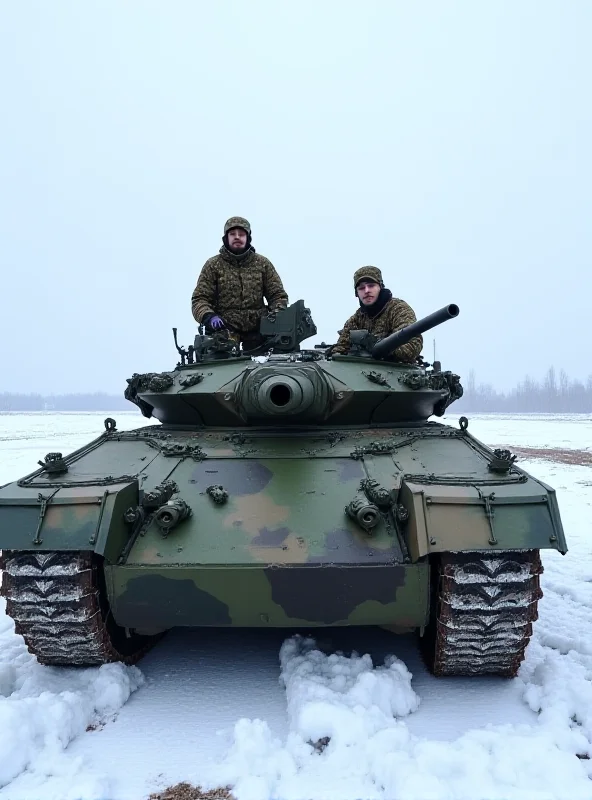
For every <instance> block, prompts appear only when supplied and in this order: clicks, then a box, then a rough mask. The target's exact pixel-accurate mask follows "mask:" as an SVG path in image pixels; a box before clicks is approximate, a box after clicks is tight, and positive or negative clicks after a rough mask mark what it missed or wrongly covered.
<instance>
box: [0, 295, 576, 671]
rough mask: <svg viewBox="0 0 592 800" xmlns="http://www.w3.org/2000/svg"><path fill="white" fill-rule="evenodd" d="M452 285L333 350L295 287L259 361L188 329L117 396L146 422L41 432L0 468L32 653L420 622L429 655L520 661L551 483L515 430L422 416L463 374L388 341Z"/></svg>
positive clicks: (0, 523) (117, 650)
mask: <svg viewBox="0 0 592 800" xmlns="http://www.w3.org/2000/svg"><path fill="white" fill-rule="evenodd" d="M457 314H458V308H457V307H456V306H448V307H445V308H444V309H441V310H440V312H436V313H435V314H432V315H431V316H430V317H427V318H426V319H424V320H420V321H419V322H418V323H416V324H415V325H413V326H410V328H407V329H405V330H404V331H401V332H399V333H397V334H393V336H391V337H388V339H385V340H382V341H381V342H376V341H375V340H373V339H372V337H371V336H369V335H368V333H367V332H365V331H353V332H352V333H351V349H350V353H349V354H348V355H339V356H337V355H335V356H333V357H331V354H330V348H329V349H328V348H326V347H325V346H324V345H319V346H316V347H313V348H311V349H301V348H300V344H301V342H303V341H304V340H306V339H307V338H309V337H310V336H312V335H314V334H315V333H316V328H315V326H314V323H313V321H312V319H311V316H310V313H309V311H308V309H306V308H305V307H304V303H303V301H301V300H300V301H298V302H297V303H295V304H294V305H292V306H290V307H289V308H288V309H286V310H283V311H279V312H277V313H276V314H274V315H270V316H269V317H267V316H266V317H264V318H263V319H262V322H261V333H262V335H263V341H264V346H263V351H265V352H266V353H267V354H268V355H267V357H266V359H265V360H254V359H253V358H251V356H250V355H249V354H244V353H241V352H239V351H237V349H236V346H235V343H234V342H233V341H232V340H231V339H229V338H228V337H227V335H226V334H224V333H219V334H214V335H205V333H204V331H203V329H200V333H199V335H198V336H196V338H195V342H194V344H193V345H192V346H191V347H189V348H188V349H186V350H185V349H183V348H180V347H179V346H178V345H177V339H176V330H175V344H176V346H177V350H178V351H179V353H180V356H181V358H180V363H178V364H177V366H176V367H175V369H173V370H172V371H170V372H164V373H149V374H142V375H140V374H135V375H134V376H133V377H132V378H131V379H130V380H129V381H128V387H127V390H126V397H127V398H128V399H129V400H130V401H131V402H133V403H135V404H136V405H137V406H139V408H140V409H141V412H142V414H144V416H146V417H154V418H155V419H156V420H159V421H160V423H161V424H158V425H154V426H148V427H140V428H139V429H137V430H132V431H126V432H120V431H118V430H117V427H116V423H115V421H114V420H112V419H107V420H105V431H104V433H102V435H100V436H99V437H98V438H97V439H95V440H94V441H92V442H90V444H88V445H87V446H86V447H83V448H81V449H80V450H78V451H76V452H74V453H71V454H70V455H68V456H66V457H63V456H62V455H61V454H60V453H49V454H48V455H47V456H46V457H45V460H44V461H43V462H40V464H41V468H40V469H38V470H37V471H36V472H34V473H32V474H30V475H28V476H26V477H25V478H22V479H21V480H19V481H17V482H15V483H11V484H8V485H6V486H4V487H2V488H1V489H0V548H2V550H3V568H4V575H3V583H2V593H3V594H4V595H5V597H6V599H7V610H8V613H9V614H10V615H11V616H12V617H13V618H14V620H15V623H16V630H17V631H18V632H19V633H21V634H22V635H23V636H24V638H25V641H26V642H27V644H28V646H29V648H30V650H31V651H32V652H33V653H35V654H36V656H37V657H38V659H39V661H40V662H42V663H45V664H69V665H73V664H80V665H82V664H101V663H103V662H107V661H113V660H123V661H125V662H128V663H131V662H134V661H136V660H137V659H138V658H139V657H140V656H141V655H142V654H143V653H144V652H145V651H146V649H147V648H149V647H150V646H151V645H152V644H153V643H154V642H155V641H156V640H157V639H158V637H159V636H160V635H161V634H162V633H163V632H164V631H166V630H167V629H169V628H172V627H175V626H257V627H292V628H298V629H302V628H314V627H317V626H333V625H379V626H385V627H387V628H389V629H390V630H392V631H394V632H408V631H413V630H417V631H418V632H419V633H420V642H421V646H422V649H423V651H424V654H425V658H426V660H427V663H428V665H429V667H430V669H431V670H432V671H433V672H434V673H435V674H436V675H454V674H480V673H497V674H501V675H506V676H511V675H514V674H515V673H516V671H517V669H518V667H519V665H520V662H521V661H522V659H523V657H524V649H525V647H526V645H527V644H528V641H529V637H530V635H531V632H532V622H533V621H534V620H535V619H536V617H537V604H538V600H539V598H540V596H541V591H540V588H539V575H540V573H541V571H542V567H541V561H540V556H539V552H540V550H541V549H547V548H549V549H554V550H558V551H559V552H561V553H565V552H566V549H567V548H566V543H565V538H564V533H563V530H562V525H561V520H560V517H559V512H558V506H557V502H556V497H555V493H554V491H553V490H552V489H551V488H550V487H549V486H546V485H545V484H544V483H542V482H541V481H539V480H537V479H536V478H534V477H532V476H530V475H528V474H527V473H526V472H524V471H523V470H521V469H520V468H519V467H518V466H517V465H516V463H515V458H514V457H513V456H512V455H511V454H510V453H509V452H508V451H495V452H492V451H491V450H490V449H489V448H488V447H486V446H485V445H483V444H482V443H481V442H479V441H478V440H477V439H475V438H474V437H473V436H472V435H471V433H470V432H469V430H468V423H467V420H466V419H465V418H464V417H461V418H460V422H459V426H458V427H451V426H448V425H443V424H441V423H438V422H434V421H428V419H429V418H430V417H432V416H433V415H436V416H441V415H443V413H444V411H445V410H446V408H447V407H448V406H449V405H450V403H452V402H453V401H454V400H455V399H457V398H458V397H460V395H461V394H462V388H461V385H460V382H459V378H458V376H457V375H454V374H453V373H451V372H446V371H442V370H441V368H440V365H439V364H437V363H435V364H433V365H429V364H426V363H425V362H423V361H420V363H417V364H414V365H409V364H401V363H395V362H393V361H389V360H387V359H386V358H385V354H387V353H390V352H392V351H393V349H394V348H395V347H396V346H399V345H400V344H402V343H403V342H404V341H408V340H409V339H410V338H412V337H413V336H414V335H417V333H423V332H425V331H426V330H429V329H430V328H432V327H434V326H435V325H437V324H439V323H441V322H443V321H444V320H446V319H449V318H452V317H454V316H456V315H457Z"/></svg>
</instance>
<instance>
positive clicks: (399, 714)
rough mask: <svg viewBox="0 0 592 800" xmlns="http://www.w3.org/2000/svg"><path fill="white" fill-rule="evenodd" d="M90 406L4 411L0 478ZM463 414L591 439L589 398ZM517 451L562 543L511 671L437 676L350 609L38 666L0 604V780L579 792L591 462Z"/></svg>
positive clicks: (70, 787)
mask: <svg viewBox="0 0 592 800" xmlns="http://www.w3.org/2000/svg"><path fill="white" fill-rule="evenodd" d="M105 416H108V415H107V414H90V413H89V414H50V413H48V414H27V415H17V414H11V415H0V484H2V483H5V482H6V481H8V480H12V479H14V478H16V477H18V476H20V475H22V474H25V473H27V472H30V471H32V470H33V469H34V468H35V465H36V462H37V460H38V459H39V458H42V457H43V456H44V455H45V454H46V452H49V451H53V450H61V451H62V452H64V453H67V452H70V451H71V450H73V449H75V448H76V447H78V446H80V445H82V444H84V443H85V442H87V441H88V440H89V439H91V438H94V436H96V435H98V434H99V433H100V432H101V431H102V429H103V426H102V420H103V418H104V417H105ZM111 416H113V417H115V418H116V419H117V422H118V427H119V428H120V429H125V428H131V427H136V426H138V425H140V424H150V422H149V421H148V420H144V419H143V418H142V417H141V416H139V415H137V414H135V413H133V412H132V413H131V414H124V413H121V412H119V413H117V414H111ZM458 416H459V415H457V416H451V417H450V419H449V420H446V421H448V422H449V423H450V424H456V422H457V419H458ZM469 419H470V426H469V430H470V431H471V432H472V433H473V434H474V435H476V436H477V437H478V438H480V439H482V440H483V441H485V442H487V443H488V444H495V445H501V444H515V445H523V446H529V447H561V448H575V449H590V448H592V417H591V416H583V415H570V416H565V417H551V416H530V415H529V416H523V417H506V416H501V415H471V416H470V417H469ZM520 465H521V466H522V467H524V468H526V469H527V470H529V471H530V472H532V473H534V474H535V475H537V476H538V477H540V478H541V479H542V480H544V481H546V482H548V483H550V484H551V485H553V486H554V487H555V488H556V489H557V492H558V497H559V503H560V508H561V513H562V518H563V522H564V526H565V529H566V535H567V538H568V544H569V547H570V551H569V553H568V554H567V555H566V556H564V557H562V556H560V555H558V554H555V553H545V555H544V559H543V560H544V565H545V573H544V575H543V590H544V593H545V595H544V598H543V600H542V601H541V603H540V617H539V620H538V622H537V623H535V634H534V637H533V640H532V642H531V644H530V646H529V648H528V651H527V657H526V660H525V662H524V664H523V666H522V669H521V672H520V675H519V677H518V678H516V679H515V680H512V681H505V680H501V679H496V678H477V679H470V680H468V679H464V678H455V679H442V678H440V679H435V678H433V677H432V676H430V675H429V674H428V673H427V672H426V670H425V668H424V666H423V664H422V663H421V661H420V659H419V654H418V652H417V648H416V643H415V639H414V637H412V636H403V637H395V636H392V635H390V634H388V633H387V632H385V631H382V630H374V629H363V628H353V629H329V630H324V631H320V632H317V633H315V639H309V638H308V637H307V635H306V633H305V632H304V634H305V635H304V637H303V638H301V637H299V636H297V635H296V636H294V635H292V633H290V632H285V631H269V630H266V631H254V632H253V631H241V630H222V631H215V630H176V631H174V632H172V633H170V634H169V635H167V636H166V637H165V638H164V639H163V640H162V642H161V643H160V644H159V645H158V646H157V647H156V648H155V649H154V650H153V651H152V652H151V653H149V654H148V656H146V657H145V659H143V660H142V661H141V662H140V664H139V666H138V667H133V668H126V667H122V666H121V665H107V666H104V667H101V668H97V669H84V670H71V669H55V668H47V667H41V666H39V665H38V664H37V663H36V661H35V659H34V658H33V657H32V656H30V655H29V654H28V652H27V650H26V648H25V646H24V644H23V642H22V639H21V638H20V637H19V636H17V635H16V634H15V633H14V629H13V625H12V623H11V621H10V620H9V619H8V618H7V617H6V616H5V615H4V614H3V611H2V613H1V614H0V787H2V788H0V800H6V799H7V798H10V800H33V798H35V800H49V798H55V799H56V800H57V799H58V798H59V799H60V800H143V799H144V798H146V797H147V796H148V795H149V794H150V793H151V792H154V791H158V790H160V789H163V788H164V787H166V786H169V785H171V784H174V783H177V782H178V781H183V780H187V781H190V782H191V783H194V784H196V785H197V784H200V785H202V786H203V787H204V788H208V787H214V786H224V785H231V786H233V787H234V788H233V791H234V793H235V795H236V796H237V797H238V798H239V800H251V799H252V800H255V798H257V800H259V799H260V800H263V799H264V798H265V799H266V800H267V798H269V799H270V800H271V799H272V798H273V799H274V800H321V799H322V798H335V800H337V799H339V800H348V799H349V798H351V800H358V799H360V800H361V799H362V798H388V800H395V798H401V800H407V799H409V800H428V799H430V800H431V799H432V798H433V800H436V799H437V800H478V799H480V798H488V799H489V798H491V799H493V798H496V799H499V800H502V799H503V800H514V798H515V799H516V800H518V799H519V800H530V798H532V799H533V800H534V799H535V798H536V800H563V798H565V799H566V800H567V799H568V798H570V799H571V798H576V799H578V800H579V798H589V799H590V800H592V780H591V778H592V760H589V759H587V758H582V757H584V756H592V744H591V742H592V548H591V546H590V533H591V530H590V525H591V523H590V517H591V511H592V469H591V468H590V467H584V466H573V465H564V464H555V463H551V462H548V461H538V460H532V461H530V462H528V461H526V460H524V459H521V460H520ZM339 651H341V652H339ZM324 737H330V742H329V744H328V745H327V746H326V747H325V748H323V747H319V748H318V749H315V748H314V747H313V746H312V745H311V744H310V743H309V742H310V741H312V742H316V741H318V740H323V738H324ZM578 756H579V757H578Z"/></svg>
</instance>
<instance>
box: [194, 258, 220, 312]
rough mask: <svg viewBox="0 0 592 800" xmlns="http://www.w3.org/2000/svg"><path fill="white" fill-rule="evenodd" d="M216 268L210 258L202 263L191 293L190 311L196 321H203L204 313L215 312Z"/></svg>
mask: <svg viewBox="0 0 592 800" xmlns="http://www.w3.org/2000/svg"><path fill="white" fill-rule="evenodd" d="M215 302H216V270H215V267H214V265H213V264H212V262H211V261H210V260H208V261H206V263H205V264H204V265H203V267H202V269H201V272H200V274H199V278H198V279H197V284H196V286H195V289H194V290H193V294H192V295H191V313H192V314H193V317H194V319H195V321H196V322H199V323H201V322H203V318H204V317H205V315H206V314H215V313H216V309H215V308H214V304H215Z"/></svg>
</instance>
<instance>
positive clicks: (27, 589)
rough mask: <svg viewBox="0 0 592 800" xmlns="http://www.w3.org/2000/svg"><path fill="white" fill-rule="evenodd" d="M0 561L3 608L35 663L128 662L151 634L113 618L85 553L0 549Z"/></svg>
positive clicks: (150, 640)
mask: <svg viewBox="0 0 592 800" xmlns="http://www.w3.org/2000/svg"><path fill="white" fill-rule="evenodd" d="M1 566H2V569H3V574H2V588H1V594H2V595H4V597H5V598H6V611H7V613H8V614H9V616H11V617H12V619H13V620H14V623H15V630H16V633H20V634H21V635H22V636H23V638H24V640H25V642H26V644H27V647H28V648H29V650H30V651H31V652H32V653H33V654H34V655H35V656H36V657H37V660H38V661H39V663H41V664H52V665H56V666H58V665H65V666H93V665H99V664H105V663H108V662H111V661H123V662H124V663H126V664H133V663H135V662H136V661H137V660H138V659H139V658H140V657H141V656H142V655H144V653H145V652H146V651H147V650H148V649H149V648H150V647H151V645H152V644H153V643H154V641H155V640H156V638H157V637H147V636H138V635H136V634H133V633H131V634H130V633H129V632H127V631H126V630H125V629H124V628H121V627H119V626H118V625H116V624H115V623H114V621H113V619H112V617H111V616H110V613H109V610H108V606H107V605H106V598H104V597H102V596H101V590H100V584H99V570H100V566H99V565H98V564H97V562H96V561H94V560H93V557H92V556H91V555H90V554H86V553H67V552H59V553H31V552H27V553H14V552H9V551H4V553H3V555H2V564H1Z"/></svg>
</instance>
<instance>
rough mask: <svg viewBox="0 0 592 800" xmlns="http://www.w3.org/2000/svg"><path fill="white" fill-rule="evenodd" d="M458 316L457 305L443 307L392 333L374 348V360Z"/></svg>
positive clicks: (451, 304)
mask: <svg viewBox="0 0 592 800" xmlns="http://www.w3.org/2000/svg"><path fill="white" fill-rule="evenodd" d="M458 314H459V307H458V306H457V305H455V303H450V305H448V306H443V307H442V308H440V309H438V311H434V312H433V314H428V315H427V317H423V319H418V320H417V322H413V323H411V325H407V327H406V328H401V330H400V331H396V332H395V333H391V334H390V336H386V337H385V338H384V339H381V340H380V341H379V342H376V344H375V345H374V347H373V348H372V358H384V357H385V356H387V355H388V354H389V353H392V352H393V350H395V349H396V348H397V347H401V345H404V344H407V342H410V341H411V339H414V338H415V337H416V336H419V335H420V334H422V333H425V332H426V331H429V330H431V329H432V328H435V327H436V326H437V325H441V324H442V323H443V322H446V321H447V320H449V319H454V318H455V317H458Z"/></svg>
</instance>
